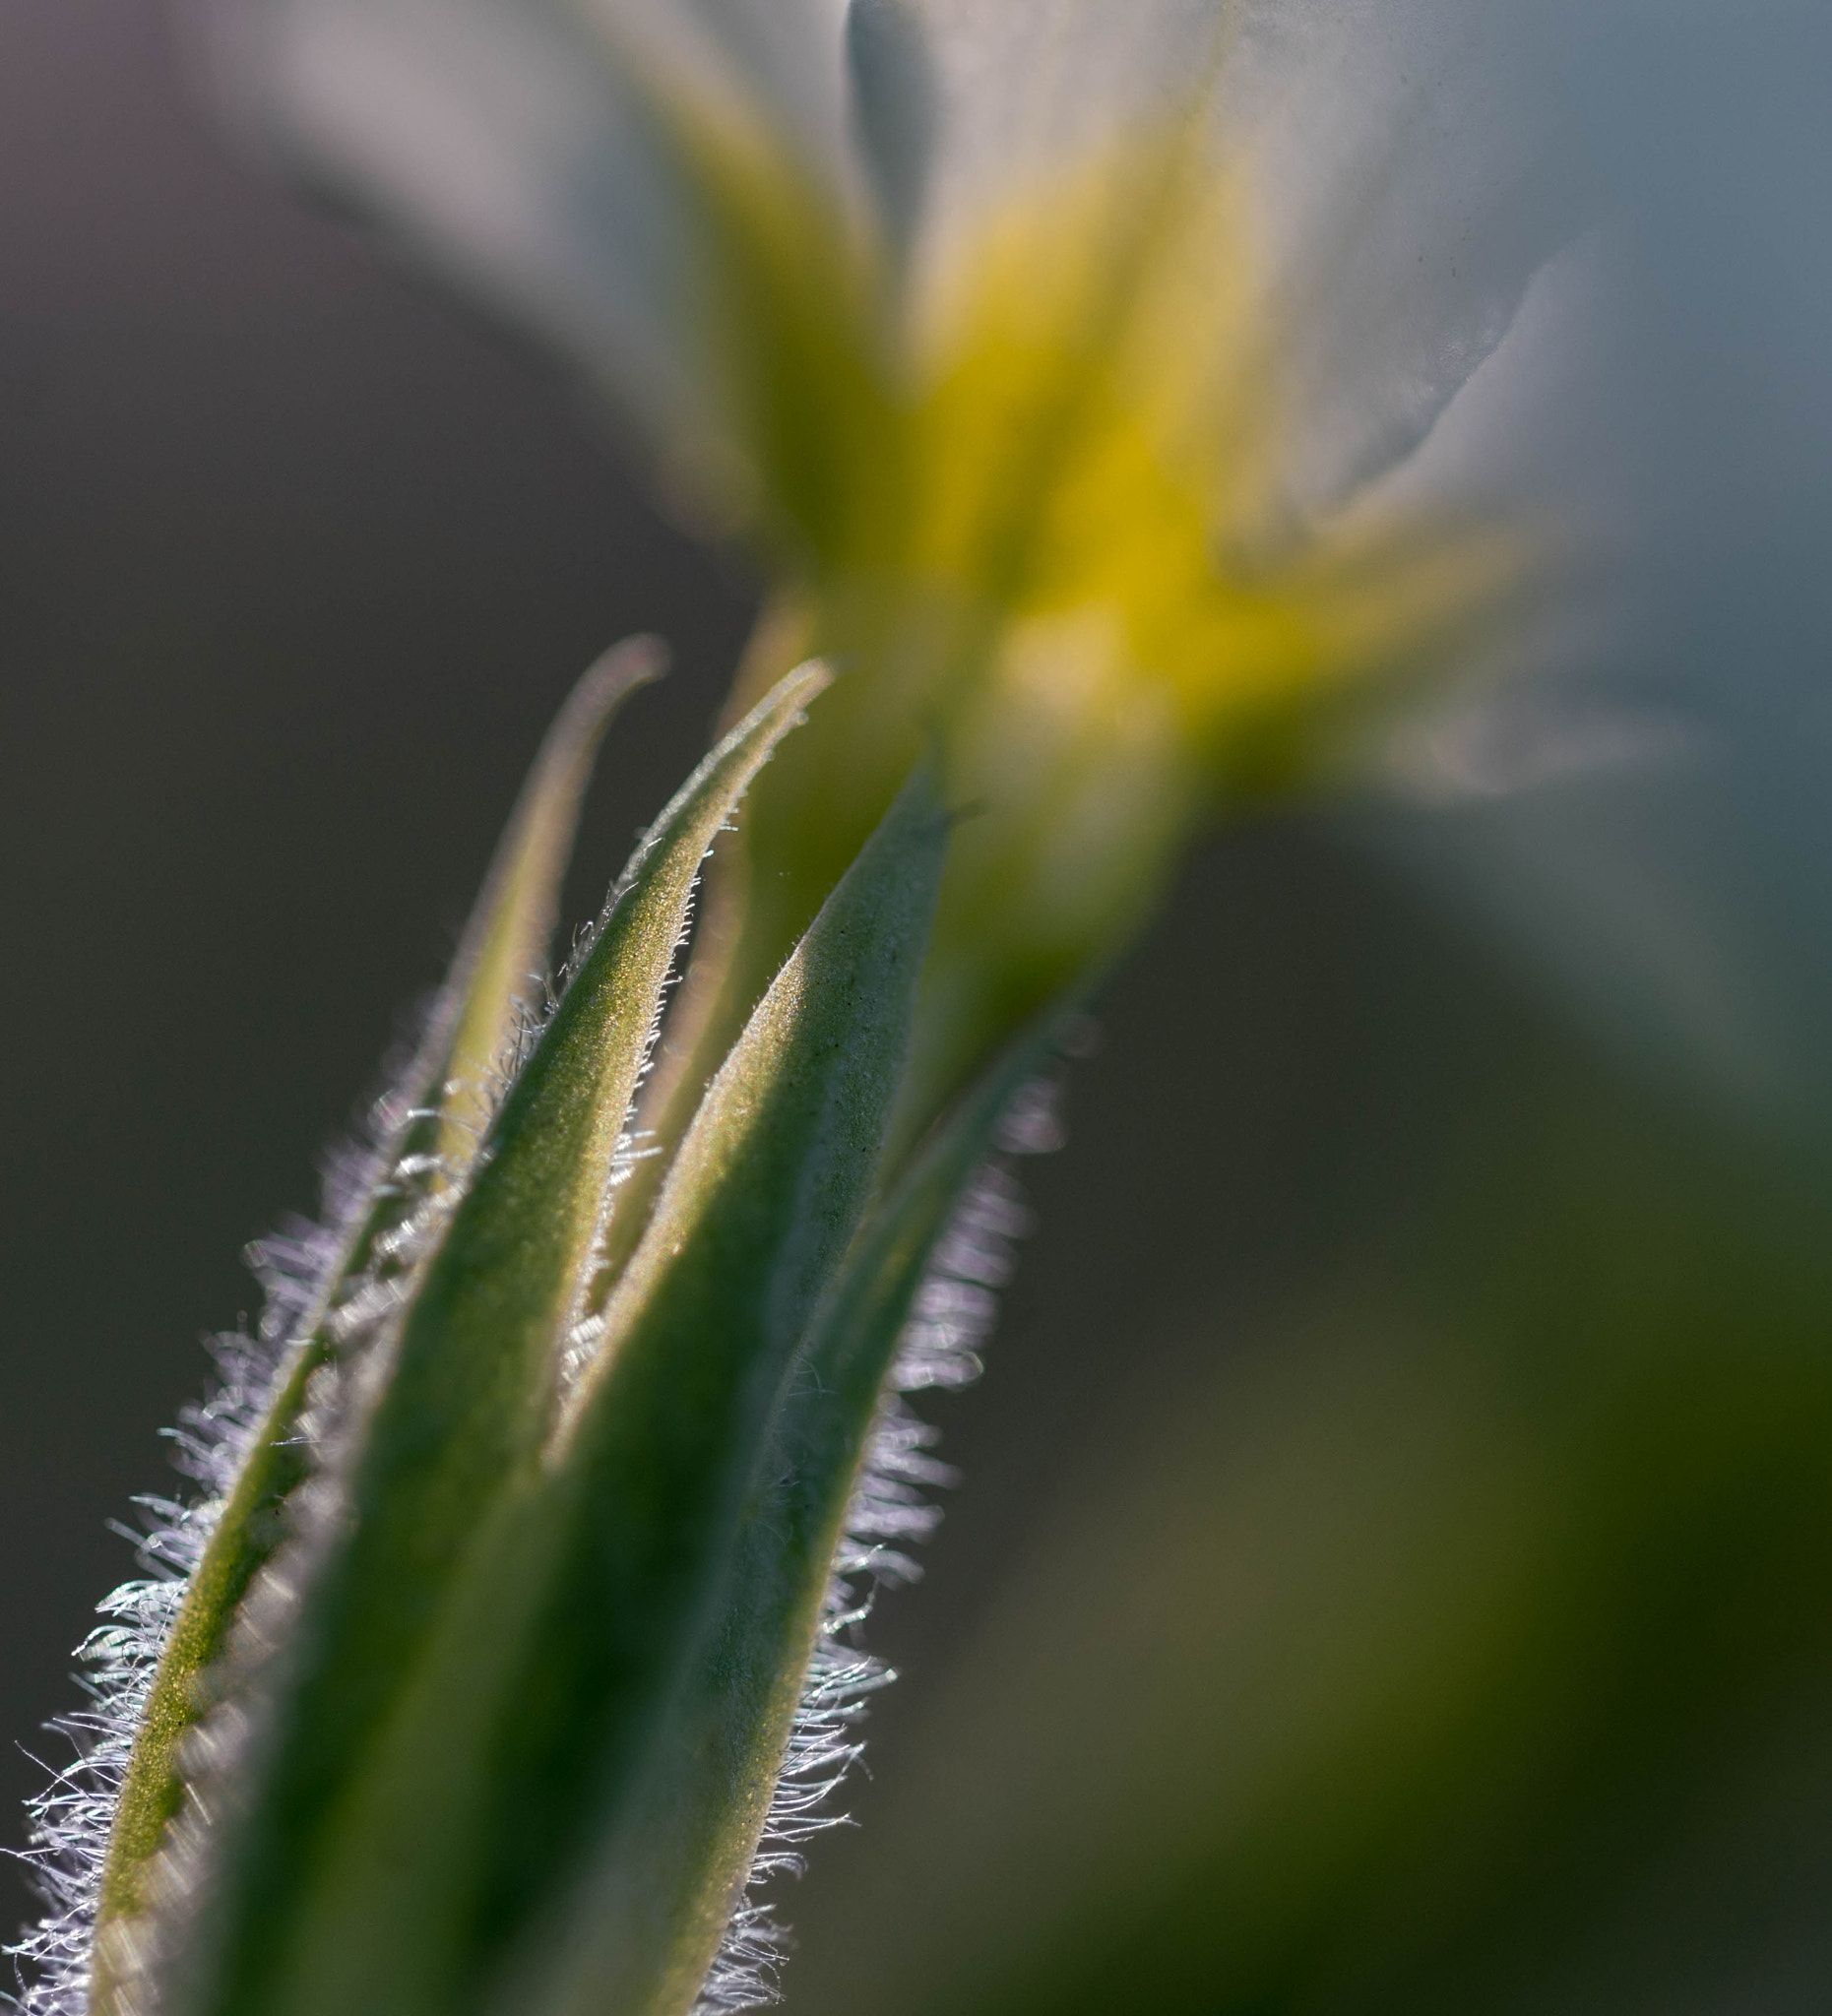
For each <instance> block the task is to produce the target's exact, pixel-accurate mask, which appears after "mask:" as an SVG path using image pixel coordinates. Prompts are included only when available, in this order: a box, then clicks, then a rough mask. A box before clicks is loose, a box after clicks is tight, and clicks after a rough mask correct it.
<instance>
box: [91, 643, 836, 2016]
mask: <svg viewBox="0 0 1832 2016" xmlns="http://www.w3.org/2000/svg"><path fill="white" fill-rule="evenodd" d="M826 681H827V675H826V673H825V672H824V671H823V670H822V669H820V668H819V667H817V666H808V667H804V668H802V669H801V670H800V671H798V672H796V673H791V674H790V677H789V678H787V679H785V680H784V681H783V682H782V684H781V685H779V686H778V687H777V688H776V690H775V691H774V692H773V693H772V694H771V695H770V696H769V697H768V698H767V699H766V700H765V701H764V702H763V703H762V705H760V706H759V707H758V708H757V709H756V710H755V711H754V712H753V713H752V714H751V715H750V716H749V717H747V719H746V720H745V721H744V722H743V723H741V724H740V725H739V726H738V727H737V728H736V729H734V730H733V732H732V733H731V734H730V735H729V736H727V737H726V740H725V741H724V742H723V743H722V744H721V745H720V747H719V748H717V749H716V750H715V751H714V752H713V753H712V754H711V755H710V756H709V757H708V758H707V759H706V761H705V762H704V763H703V764H702V765H701V766H700V768H699V770H698V771H696V772H695V774H694V776H693V777H692V778H691V779H690V780H689V781H688V783H687V785H686V786H685V787H683V788H682V790H681V791H680V792H679V793H678V794H677V796H676V797H675V798H674V800H673V801H672V802H671V803H670V805H669V806H668V807H667V808H666V809H665V810H664V811H663V814H662V816H661V818H660V819H659V820H658V821H657V823H656V825H655V826H654V827H653V828H652V829H651V830H650V832H649V834H648V836H647V837H646V839H645V841H644V843H643V845H642V846H641V847H640V848H639V849H638V851H637V853H636V855H635V857H634V858H633V860H632V862H631V864H630V866H629V868H628V869H626V871H625V873H624V875H623V877H622V878H621V880H620V881H619V883H618V885H617V888H616V889H615V890H614V891H613V893H612V897H611V900H610V903H609V905H608V906H607V908H606V911H605V914H604V916H603V918H602V920H601V921H600V926H599V929H598V932H597V935H596V938H595V940H594V942H593V943H592V945H591V947H590V950H589V952H588V953H587V954H586V955H585V957H584V958H583V960H582V962H581V963H580V964H579V966H578V970H577V971H576V973H575V974H574V975H573V977H572V979H571V982H570V984H569V985H568V987H567V989H566V991H565V993H564V995H563V997H562V999H561V1001H560V1003H559V1005H558V1007H557V1008H556V1010H555V1012H554V1014H553V1017H552V1019H551V1021H550V1022H549V1023H548V1025H547V1026H546V1028H545V1029H544V1030H543V1032H542V1033H541V1036H540V1039H539V1040H538V1042H537V1044H536V1046H535V1048H534V1050H533V1052H532V1053H531V1055H530V1056H529V1058H528V1061H527V1063H526V1064H525V1065H524V1066H523V1068H522V1071H521V1074H520V1076H519V1077H518V1078H517V1079H516V1081H515V1083H514V1085H513V1087H512V1088H511V1089H510V1091H509V1093H508V1095H507V1097H506V1098H505V1100H504V1102H503V1103H502V1106H501V1108H500V1110H499V1111H498V1113H497V1115H496V1118H495V1120H494V1123H493V1124H492V1126H491V1128H490V1130H489V1134H488V1136H487V1139H486V1141H485V1144H484V1148H483V1152H482V1153H481V1155H480V1156H479V1157H478V1159H477V1167H476V1171H475V1174H474V1179H473V1181H472V1183H471V1185H470V1187H469V1189H468V1190H467V1191H466V1193H465V1194H464V1195H463V1196H462V1198H461V1199H460V1200H459V1201H458V1202H457V1204H456V1208H455V1209H454V1210H453V1212H452V1214H451V1220H450V1225H449V1228H448V1229H446V1231H445V1234H444V1236H443V1238H442V1240H441V1241H440V1242H439V1244H438V1246H437V1248H436V1250H435V1251H434V1252H433V1254H432V1256H431V1257H430V1259H429V1260H427V1261H426V1262H425V1264H424V1267H423V1271H422V1272H421V1274H420V1275H419V1277H418V1278H417V1279H416V1281H415V1282H414V1283H413V1284H412V1288H411V1299H409V1300H408V1302H407V1306H406V1309H405V1312H404V1314H403V1315H402V1317H401V1318H400V1320H399V1323H398V1324H397V1325H396V1326H395V1327H394V1328H393V1329H392V1331H390V1332H386V1333H384V1335H383V1336H382V1337H381V1338H380V1339H378V1340H377V1341H376V1343H375V1344H373V1345H372V1346H371V1347H369V1349H368V1352H367V1353H366V1355H365V1356H364V1357H363V1359H361V1360H360V1361H358V1362H356V1363H355V1364H353V1365H351V1366H350V1367H349V1368H348V1369H347V1372H346V1373H345V1375H344V1384H343V1387H342V1389H341V1390H340V1392H339V1393H338V1394H337V1395H336V1396H334V1397H333V1399H332V1401H331V1402H330V1403H328V1404H324V1403H314V1404H315V1405H320V1406H321V1407H322V1410H323V1411H325V1412H327V1413H328V1414H329V1415H330V1416H331V1418H332V1431H333V1446H334V1464H333V1470H332V1472H331V1473H330V1474H329V1475H327V1476H326V1477H324V1478H323V1479H321V1480H319V1481H316V1482H315V1486H314V1488H315V1489H318V1490H319V1492H320V1495H321V1496H324V1497H326V1498H327V1499H329V1501H330V1502H329V1503H328V1504H327V1505H326V1506H325V1507H324V1509H323V1511H322V1513H321V1518H320V1525H321V1530H320V1532H319V1533H318V1534H317V1536H316V1538H315V1543H314V1537H313V1536H312V1535H310V1534H307V1535H305V1536H304V1537H303V1538H302V1539H301V1540H299V1541H298V1542H296V1543H295V1545H296V1547H297V1548H298V1549H299V1551H300V1554H301V1555H302V1556H304V1557H305V1558H302V1559H301V1561H300V1562H299V1564H298V1567H297V1568H295V1569H294V1570H293V1571H292V1572H293V1573H294V1574H303V1575H304V1578H305V1580H306V1582H307V1584H308V1586H307V1587H306V1588H305V1590H304V1593H303V1597H302V1602H301V1607H299V1608H298V1611H297V1614H296V1615H295V1616H293V1617H291V1618H289V1619H288V1620H287V1624H286V1628H285V1630H284V1634H283V1635H284V1644H283V1647H282V1650H281V1653H280V1654H279V1656H278V1658H277V1659H276V1661H275V1662H274V1664H273V1667H272V1669H271V1670H262V1671H260V1672H259V1674H258V1675H257V1681H256V1684H255V1686H254V1689H253V1693H252V1696H251V1697H250V1699H249V1700H247V1701H243V1702H239V1703H237V1704H236V1706H237V1709H238V1712H239V1713H240V1714H241V1715H243V1716H246V1715H248V1714H250V1713H252V1714H253V1715H255V1716H257V1717H258V1718H260V1719H261V1720H262V1722H263V1724H264V1727H263V1730H262V1733H261V1736H260V1738H259V1740H258V1745H257V1752H256V1757H257V1765H256V1766H255V1767H251V1763H250V1759H249V1758H248V1757H243V1758H242V1759H241V1761H240V1764H239V1765H238V1780H237V1783H236V1784H235V1785H234V1787H233V1794H234V1801H235V1805H236V1806H237V1808H239V1810H236V1811H232V1812H230V1813H228V1814H227V1815H226V1816H225V1818H224V1819H223V1820H221V1821H220V1822H219V1823H218V1825H217V1830H216V1831H217V1834H218V1836H219V1837H220V1838H219V1839H218V1840H216V1841H214V1842H213V1843H212V1845H211V1854H210V1861H209V1866H208V1888H207V1892H206V1913H207V1916H206V1919H205V1921H204V1922H202V1923H201V1924H200V1925H198V1926H196V1927H194V1928H193V1929H192V1931H191V1933H190V1935H189V1936H188V1937H187V1938H186V1939H185V1941H184V1944H185V1946H186V1949H187V1950H186V1952H185V1955H184V1956H183V1959H182V1962H181V1963H174V1964H178V1965H180V1974H179V1985H180V1990H181V1992H180V1996H179V2001H178V2006H180V2007H190V2008H200V2009H201V2008H222V2009H230V2008H232V2009H235V2010H236V2011H238V2012H240V2011H243V2010H247V2009H253V2008H255V2007H257V2006H262V2004H261V2002H260V1997H261V1996H262V1995H263V1994H264V1993H267V1992H269V1991H271V1989H272V1986H273V1979H272V1962H273V1958H274V1956H275V1954H276V1953H277V1952H278V1951H279V1950H281V1949H282V1947H283V1946H284V1940H285V1938H286V1935H287V1933H288V1931H289V1929H290V1927H291V1924H292V1922H293V1919H294V1914H295V1913H296V1911H297V1910H298V1909H299V1906H300V1901H301V1900H302V1899H303V1898H304V1897H305V1896H306V1895H307V1894H308V1893H309V1890H310V1887H311V1880H312V1872H313V1871H314V1869H315V1868H316V1867H317V1866H318V1864H319V1863H320V1861H321V1860H322V1858H323V1856H324V1853H325V1851H326V1847H327V1839H328V1833H329V1831H330V1823H331V1820H332V1816H333V1815H334V1813H335V1810H336V1807H337V1804H338V1801H339V1799H340V1797H342V1796H345V1795H346V1794H347V1790H348V1787H349V1785H350V1783H351V1782H352V1781H353V1780H357V1779H360V1777H361V1776H362V1773H363V1771H364V1768H365V1761H364V1760H365V1757H366V1754H367V1752H368V1749H369V1747H370V1746H371V1745H372V1744H373V1743H374V1742H375V1741H376V1740H378V1738H379V1737H380V1736H381V1735H382V1734H383V1733H384V1730H385V1726H386V1723H387V1720H388V1717H389V1714H390V1712H391V1709H392V1708H393V1707H394V1706H395V1705H396V1703H397V1700H398V1697H399V1695H400V1693H401V1691H402V1689H403V1688H404V1686H406V1684H407V1683H408V1681H409V1678H410V1676H411V1667H412V1662H413V1660H414V1657H415V1655H416V1654H417V1652H418V1651H419V1650H420V1648H421V1645H422V1642H423V1640H424V1637H425V1635H426V1632H427V1631H428V1629H429V1628H430V1626H431V1624H432V1622H433V1621H434V1619H435V1617H436V1615H437V1611H438V1607H439V1601H440V1598H441V1595H442V1593H443V1591H444V1589H445V1587H446V1584H447V1582H448V1580H449V1577H450V1575H451V1573H452V1571H453V1569H454V1567H455V1566H456V1564H457V1563H458V1561H459V1560H460V1559H461V1558H462V1556H463V1553H464V1550H465V1546H466V1544H467V1542H468V1540H469V1539H470V1537H471V1535H472V1534H473V1532H474V1530H475V1528H476V1526H477V1525H478V1523H479V1522H480V1521H481V1520H482V1519H483V1518H484V1516H485V1514H486V1512H487V1510H488V1507H489V1505H490V1502H491V1499H492V1495H493V1494H494V1493H495V1492H496V1491H497V1490H498V1489H499V1487H500V1486H501V1484H502V1482H503V1481H504V1479H505V1477H506V1476H507V1474H508V1473H509V1471H510V1470H511V1468H512V1467H513V1466H514V1465H515V1464H516V1463H517V1462H518V1461H526V1460H528V1459H529V1458H530V1457H531V1456H532V1455H533V1454H534V1453H535V1452H536V1451H537V1449H538V1447H539V1444H540V1441H541V1439H542V1436H543V1434H544V1432H545V1430H546V1427H547V1424H548V1421H549V1418H550V1409H551V1387H552V1378H553V1369H554V1364H555V1360H556V1357H557V1354H558V1349H559V1345H560V1342H561V1339H562V1336H563V1333H564V1330H565V1327H566V1323H567V1319H568V1316H569V1313H570V1311H571V1309H572V1306H573V1305H574V1303H575V1301H576V1298H577V1296H578V1294H579V1292H580V1290H581V1286H582V1283H583V1280H584V1277H585V1274H586V1272H587V1270H588V1268H589V1265H590V1261H591V1254H592V1248H593V1241H594V1237H595V1235H596V1232H597V1230H598V1227H599V1224H600V1218H601V1215H602V1212H603V1209H604V1205H605V1196H606V1188H607V1184H608V1181H609V1178H610V1175H611V1172H612V1167H613V1163H614V1158H615V1154H616V1150H617V1146H618V1142H619V1137H620V1132H621V1129H622V1126H623V1123H624V1117H625V1114H626V1113H627V1110H628V1107H629V1103H630V1098H631V1094H632V1092H633V1089H634V1087H635V1084H636V1082H637V1079H638V1077H639V1076H640V1073H641V1070H642V1066H643V1062H644V1059H645V1056H646V1054H647V1049H648V1044H649V1041H650V1038H651V1033H652V1031H653V1028H654V1025H655V1020H656V1016H657V1013H658V1010H659V1006H660V1002H661V998H662V993H663V986H664V983H665V980H666V977H667V972H668V968H669V966H670V964H671V962H672V959H673V955H674V951H675V948H676V946H677V944H678V941H679V937H680V932H681V929H682V926H683V922H684V919H685V915H686V911H687V905H688V903H689V901H690V898H691V894H692V889H693V885H694V880H695V877H696V875H697V873H698V870H699V865H700V862H701V860H702V858H703V857H704V855H705V852H706V850H707V848H708V847H709V846H710V844H711V842H712V839H713V837H714V835H715V834H716V833H717V832H718V830H719V828H720V826H721V825H722V824H723V823H724V821H725V820H726V817H727V816H728V814H729V812H730V810H731V808H732V806H733V804H734V803H735V802H736V800H737V798H738V797H739V795H740V794H741V793H742V791H743V789H744V788H745V787H746V785H747V784H748V783H749V782H750V780H751V778H752V777H753V776H754V775H755V773H756V771H757V770H758V768H759V767H760V766H761V765H762V764H763V763H764V761H765V760H766V759H767V758H768V756H769V754H770V752H771V751H772V749H773V748H774V747H775V745H776V743H777V741H778V740H780V738H781V737H782V735H783V734H785V733H786V732H787V731H788V730H789V729H790V727H791V726H793V725H794V724H795V723H796V722H797V721H798V720H799V719H800V709H801V707H802V706H803V704H804V703H805V702H806V701H808V700H809V699H811V698H812V697H813V696H814V694H816V693H817V692H819V691H820V690H821V688H822V687H823V686H824V685H825V684H826ZM514 879H515V878H513V877H511V878H510V880H511V882H512V883H513V882H514ZM524 893H526V885H525V886H524ZM486 956H487V953H486ZM339 1440H342V1441H343V1442H344V1443H345V1444H346V1445H347V1448H348V1452H349V1453H348V1454H347V1457H345V1458H344V1460H343V1461H342V1463H341V1464H340V1463H337V1462H336V1461H335V1445H336V1443H337V1442H338V1441H339ZM314 1550H315V1551H316V1553H317V1555H318V1556H319V1558H317V1559H316V1560H313V1559H311V1558H309V1556H310V1554H311V1553H312V1552H313V1551H314ZM286 1565H287V1564H285V1563H282V1564H281V1566H282V1567H283V1569H284V1568H285V1567H286ZM231 1677H232V1678H233V1676H231ZM251 1768H252V1776H251V1775H250V1774H251ZM226 1790H227V1789H226V1788H220V1789H218V1793H219V1796H221V1794H222V1793H223V1792H226ZM221 1837H226V1839H224V1838H221ZM200 1943H201V1945H202V1947H203V1948H204V1949H205V1950H204V1954H203V1959H204V1965H203V1966H202V1967H201V1968H200V1967H199V1965H198V1962H199V1958H200V1954H199V1950H198V1949H199V1947H200ZM212 1949H214V1950H212ZM132 2006H135V2005H134V2003H133V2002H132V2001H131V2000H130V2001H124V2002H123V2003H122V2007H123V2008H127V2007H132Z"/></svg>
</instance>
